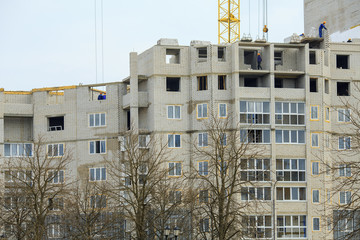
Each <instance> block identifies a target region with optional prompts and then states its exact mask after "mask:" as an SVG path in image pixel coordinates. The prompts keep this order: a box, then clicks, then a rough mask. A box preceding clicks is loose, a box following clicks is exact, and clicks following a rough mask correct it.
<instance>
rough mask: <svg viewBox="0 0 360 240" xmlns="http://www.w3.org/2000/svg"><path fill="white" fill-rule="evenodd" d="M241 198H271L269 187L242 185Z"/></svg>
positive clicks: (245, 199) (266, 199)
mask: <svg viewBox="0 0 360 240" xmlns="http://www.w3.org/2000/svg"><path fill="white" fill-rule="evenodd" d="M241 200H244V201H247V200H265V201H268V200H271V188H270V187H242V188H241Z"/></svg>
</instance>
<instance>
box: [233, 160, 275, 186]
mask: <svg viewBox="0 0 360 240" xmlns="http://www.w3.org/2000/svg"><path fill="white" fill-rule="evenodd" d="M240 166H241V171H240V179H241V181H270V159H241V165H240Z"/></svg>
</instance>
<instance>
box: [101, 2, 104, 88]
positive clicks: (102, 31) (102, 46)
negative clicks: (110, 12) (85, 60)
mask: <svg viewBox="0 0 360 240" xmlns="http://www.w3.org/2000/svg"><path fill="white" fill-rule="evenodd" d="M101 68H102V69H101V73H102V82H103V83H104V10H103V0H101Z"/></svg>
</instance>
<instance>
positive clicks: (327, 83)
mask: <svg viewBox="0 0 360 240" xmlns="http://www.w3.org/2000/svg"><path fill="white" fill-rule="evenodd" d="M324 85H325V87H324V91H325V93H326V94H329V92H330V88H329V79H324Z"/></svg>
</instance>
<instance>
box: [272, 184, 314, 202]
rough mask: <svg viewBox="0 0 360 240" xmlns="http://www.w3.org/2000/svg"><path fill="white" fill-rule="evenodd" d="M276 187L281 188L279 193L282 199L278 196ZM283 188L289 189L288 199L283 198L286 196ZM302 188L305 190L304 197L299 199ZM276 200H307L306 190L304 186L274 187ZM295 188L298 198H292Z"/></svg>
mask: <svg viewBox="0 0 360 240" xmlns="http://www.w3.org/2000/svg"><path fill="white" fill-rule="evenodd" d="M278 189H282V190H281V193H282V196H281V197H282V199H279V198H278ZM285 189H289V194H290V199H285V198H286V191H285ZM301 189H302V190H303V191H304V192H305V199H300V196H301V195H300V190H301ZM275 190H276V201H284V202H304V201H307V199H308V197H307V192H306V190H307V189H306V187H276V188H275ZM294 190H296V191H297V197H298V199H294V196H293V191H294Z"/></svg>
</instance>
